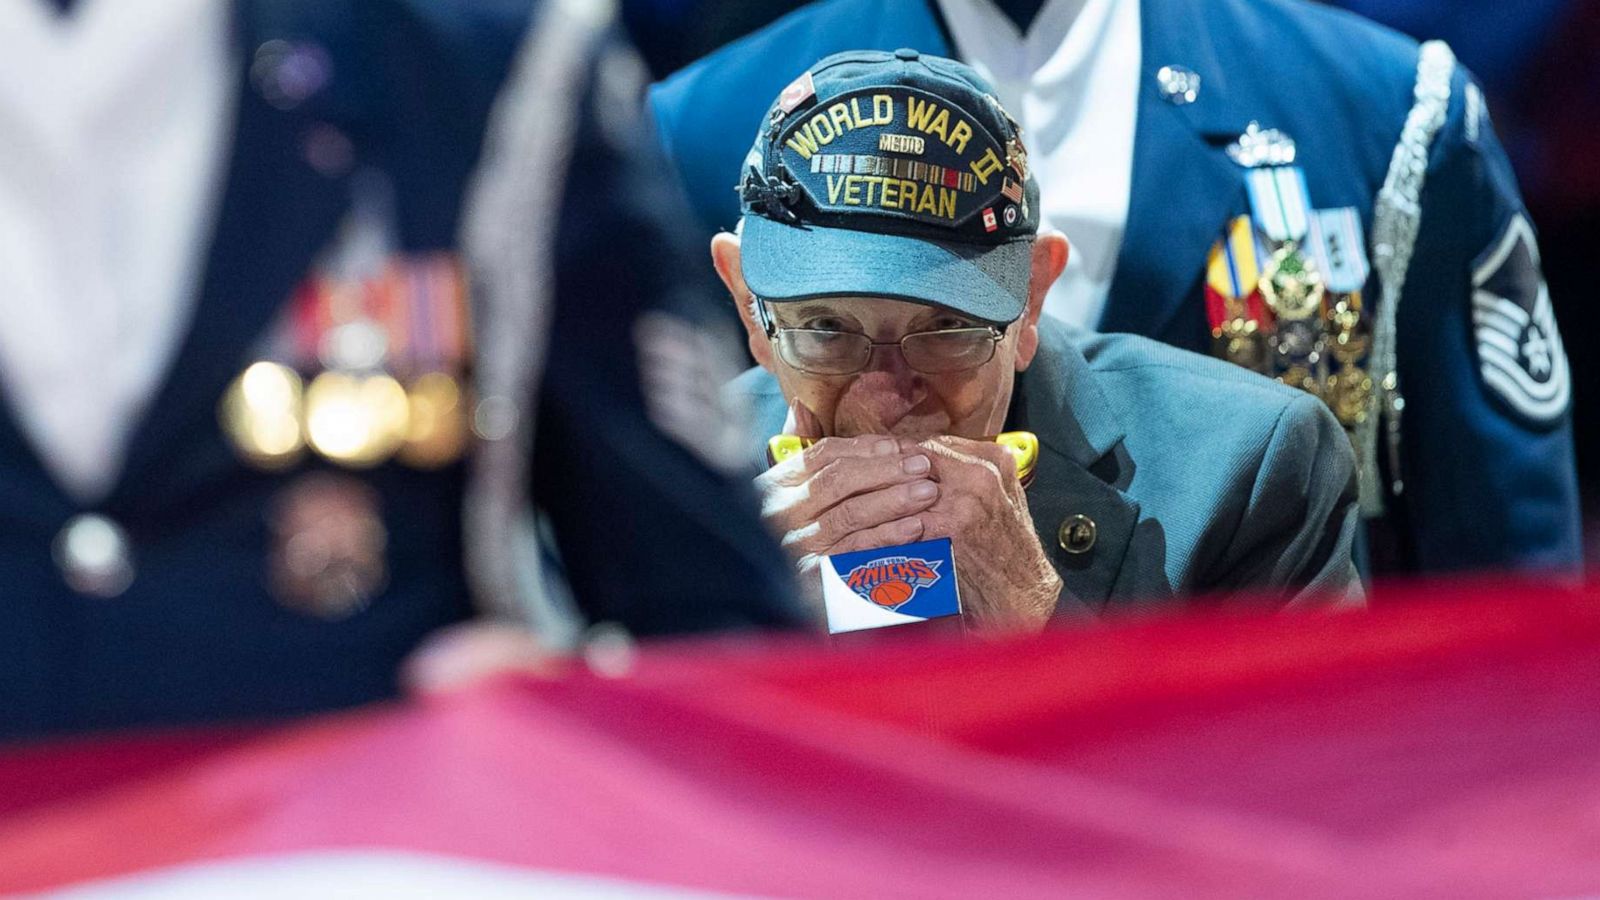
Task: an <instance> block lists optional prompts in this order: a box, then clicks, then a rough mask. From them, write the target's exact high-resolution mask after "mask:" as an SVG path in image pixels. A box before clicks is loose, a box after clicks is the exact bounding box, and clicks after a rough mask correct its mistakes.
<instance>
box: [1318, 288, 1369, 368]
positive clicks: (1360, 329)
mask: <svg viewBox="0 0 1600 900" xmlns="http://www.w3.org/2000/svg"><path fill="white" fill-rule="evenodd" d="M1328 319H1329V324H1330V325H1331V326H1332V329H1331V330H1332V332H1333V333H1332V335H1331V337H1330V340H1329V342H1328V346H1329V348H1330V349H1331V350H1332V351H1333V356H1334V358H1335V359H1337V360H1339V362H1342V363H1345V364H1347V365H1348V364H1350V363H1355V362H1359V361H1360V359H1361V358H1362V357H1363V356H1366V355H1367V350H1368V349H1369V348H1370V347H1371V345H1372V329H1371V327H1370V326H1368V325H1367V321H1366V318H1365V317H1364V316H1362V315H1361V295H1360V294H1358V293H1352V294H1349V295H1347V296H1345V297H1343V298H1341V299H1340V300H1339V301H1338V302H1337V303H1335V304H1334V305H1333V313H1332V314H1331V315H1330V316H1329V317H1328Z"/></svg>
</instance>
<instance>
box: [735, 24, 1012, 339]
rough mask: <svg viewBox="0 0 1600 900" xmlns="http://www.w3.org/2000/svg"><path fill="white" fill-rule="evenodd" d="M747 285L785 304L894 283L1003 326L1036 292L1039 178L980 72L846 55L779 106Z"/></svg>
mask: <svg viewBox="0 0 1600 900" xmlns="http://www.w3.org/2000/svg"><path fill="white" fill-rule="evenodd" d="M739 195H740V198H741V201H742V206H743V210H744V231H743V240H742V247H743V249H742V254H741V256H742V262H743V269H744V278H745V283H746V284H747V285H748V286H749V287H750V291H751V292H752V293H754V294H755V295H756V296H757V297H760V298H762V299H763V300H767V301H770V302H773V303H782V302H785V301H792V300H804V299H812V298H817V297H860V296H865V297H888V298H892V299H896V300H908V301H911V302H913V303H923V304H932V305H938V306H944V307H948V308H950V309H953V310H956V311H958V312H960V313H963V314H965V315H969V316H971V317H973V318H975V319H978V320H981V321H984V322H989V323H993V324H997V325H1005V324H1007V323H1010V322H1012V321H1015V320H1016V319H1017V318H1018V317H1019V316H1021V315H1022V312H1023V310H1024V309H1025V308H1026V307H1027V302H1028V276H1029V270H1030V264H1031V263H1030V261H1031V256H1032V249H1031V248H1032V243H1033V238H1034V236H1035V235H1036V234H1038V231H1039V219H1038V214H1039V188H1038V185H1037V184H1036V183H1035V182H1034V179H1033V177H1032V176H1031V175H1030V174H1029V172H1028V154H1027V151H1026V150H1025V149H1024V148H1023V145H1022V129H1021V128H1020V127H1018V125H1017V123H1016V121H1015V120H1013V119H1012V118H1011V116H1009V115H1008V114H1007V113H1006V111H1005V110H1004V109H1003V108H1002V107H1001V106H1000V101H999V100H997V99H995V92H994V88H993V86H992V85H990V84H989V83H988V82H987V81H986V80H984V78H983V77H982V76H981V75H979V74H978V73H977V72H974V71H973V70H972V69H970V68H968V67H967V66H965V65H962V64H961V63H958V62H956V61H954V60H950V59H945V58H943V57H939V56H930V55H928V54H924V53H919V52H918V51H916V50H896V51H894V52H893V53H884V52H881V51H865V50H857V51H851V52H847V53H837V54H834V55H833V56H829V57H827V58H826V59H823V60H822V61H820V62H818V63H817V64H816V65H814V66H812V67H811V68H810V70H808V71H807V72H805V73H804V74H802V75H801V76H800V77H799V78H797V79H795V80H794V81H793V82H792V83H791V84H790V85H789V86H788V87H787V88H785V89H784V91H783V93H782V94H780V95H779V96H778V99H777V100H776V101H775V102H774V103H773V104H772V106H771V108H770V109H769V110H768V111H767V116H766V118H765V120H764V122H763V127H762V129H761V133H760V134H759V135H757V137H756V143H755V146H754V147H753V148H752V149H751V151H750V155H749V156H748V157H746V159H745V164H744V170H743V172H742V173H741V176H740V181H739Z"/></svg>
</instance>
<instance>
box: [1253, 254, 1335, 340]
mask: <svg viewBox="0 0 1600 900" xmlns="http://www.w3.org/2000/svg"><path fill="white" fill-rule="evenodd" d="M1322 294H1323V289H1322V276H1321V275H1320V274H1319V273H1318V272H1317V270H1316V269H1315V268H1314V267H1313V266H1312V265H1311V264H1310V262H1309V261H1308V260H1307V259H1306V256H1305V254H1304V253H1302V252H1301V251H1300V247H1299V246H1298V245H1297V244H1295V243H1294V242H1293V241H1290V242H1288V243H1286V244H1284V245H1283V246H1282V247H1279V248H1278V249H1277V250H1274V251H1273V253H1272V256H1270V257H1268V259H1267V265H1266V267H1265V268H1264V269H1263V270H1262V272H1261V296H1262V298H1263V299H1265V300H1266V302H1267V308H1269V309H1271V310H1272V312H1273V314H1274V315H1276V316H1278V317H1280V318H1283V319H1289V320H1291V321H1293V320H1296V319H1309V318H1311V317H1313V316H1316V315H1318V314H1319V313H1320V312H1321V311H1322Z"/></svg>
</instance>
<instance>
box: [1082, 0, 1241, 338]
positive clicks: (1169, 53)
mask: <svg viewBox="0 0 1600 900" xmlns="http://www.w3.org/2000/svg"><path fill="white" fill-rule="evenodd" d="M1203 2H1204V0H1165V2H1160V3H1144V4H1143V6H1142V7H1141V23H1140V31H1141V38H1140V39H1141V41H1142V49H1141V59H1142V62H1141V65H1140V83H1139V109H1138V122H1137V125H1136V126H1135V128H1136V131H1135V137H1134V156H1133V186H1132V197H1131V198H1130V202H1129V205H1128V223H1127V228H1126V230H1125V232H1124V235H1123V241H1122V250H1121V253H1120V254H1119V256H1118V258H1117V270H1116V274H1115V276H1114V277H1113V279H1112V282H1111V292H1110V296H1109V297H1108V299H1107V302H1106V310H1105V314H1104V315H1103V316H1102V318H1101V321H1100V325H1099V328H1098V330H1100V331H1107V332H1113V331H1127V332H1134V333H1137V334H1143V335H1148V336H1150V337H1155V338H1158V339H1160V340H1163V341H1167V342H1168V343H1173V344H1176V345H1178V346H1181V347H1188V348H1191V349H1199V348H1201V347H1204V346H1205V333H1206V332H1205V329H1206V327H1207V326H1206V321H1205V315H1204V306H1203V304H1201V303H1200V302H1199V299H1198V298H1199V291H1200V283H1201V277H1202V275H1203V271H1204V266H1205V259H1206V253H1207V251H1208V250H1209V249H1210V247H1211V244H1212V243H1213V242H1215V241H1216V239H1217V237H1218V236H1219V235H1220V234H1221V233H1222V230H1223V226H1225V225H1226V224H1227V222H1228V220H1229V219H1230V218H1231V217H1233V216H1235V215H1238V214H1240V213H1241V212H1243V211H1244V208H1245V207H1244V204H1245V192H1244V178H1243V174H1242V171H1241V170H1240V168H1239V167H1238V166H1237V165H1236V164H1234V162H1233V161H1232V160H1231V159H1229V158H1228V155H1227V152H1226V147H1227V145H1228V144H1229V143H1230V142H1232V141H1233V140H1234V139H1235V138H1237V137H1238V136H1239V135H1240V134H1242V133H1243V132H1244V129H1245V126H1246V125H1248V124H1249V116H1248V114H1247V112H1246V111H1245V110H1243V109H1240V108H1236V107H1235V106H1233V105H1230V102H1229V101H1230V96H1229V86H1228V83H1227V75H1226V72H1225V70H1224V68H1223V65H1222V60H1221V57H1220V55H1219V53H1218V52H1217V48H1216V45H1215V44H1214V42H1213V38H1212V34H1211V31H1210V28H1211V24H1210V23H1209V22H1207V21H1206V18H1205V16H1204V14H1203ZM1164 66H1181V67H1183V68H1186V69H1189V70H1191V71H1193V72H1195V73H1196V74H1198V75H1199V76H1200V88H1199V93H1198V95H1197V96H1196V98H1195V100H1194V102H1192V103H1182V104H1179V103H1174V102H1172V101H1171V100H1168V99H1166V98H1165V97H1164V96H1163V94H1162V90H1161V82H1160V78H1159V74H1158V73H1159V72H1160V71H1161V69H1162V67H1164Z"/></svg>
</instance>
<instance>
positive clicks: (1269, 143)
mask: <svg viewBox="0 0 1600 900" xmlns="http://www.w3.org/2000/svg"><path fill="white" fill-rule="evenodd" d="M1227 152H1228V155H1229V157H1230V158H1232V159H1233V160H1234V161H1235V162H1237V163H1239V164H1240V165H1241V166H1244V167H1245V168H1246V170H1247V171H1246V172H1245V178H1244V181H1245V187H1246V191H1247V193H1248V195H1249V200H1250V212H1251V214H1250V216H1249V217H1246V218H1244V219H1241V220H1236V221H1235V222H1233V223H1230V225H1229V227H1228V230H1227V233H1226V234H1225V235H1224V237H1223V239H1222V240H1221V241H1219V242H1218V244H1217V245H1216V246H1214V247H1213V248H1212V253H1211V256H1210V258H1208V260H1207V278H1206V306H1207V311H1208V316H1209V318H1210V320H1211V325H1212V335H1213V338H1214V340H1215V347H1216V350H1215V352H1216V354H1217V355H1218V356H1221V357H1223V358H1225V359H1229V360H1231V361H1233V362H1236V363H1239V364H1240V365H1243V366H1246V367H1248V368H1251V369H1255V370H1257V371H1262V372H1265V373H1267V374H1269V375H1273V376H1275V377H1276V378H1277V379H1278V381H1280V382H1282V383H1284V384H1286V385H1289V386H1292V387H1296V388H1299V389H1301V390H1304V391H1306V392H1308V393H1311V394H1313V395H1315V396H1318V397H1320V398H1321V399H1322V400H1323V401H1324V402H1326V403H1327V404H1328V406H1329V408H1330V409H1331V410H1332V411H1333V413H1334V415H1335V416H1336V417H1337V418H1338V419H1339V421H1340V423H1342V424H1343V425H1344V426H1345V427H1346V428H1353V427H1354V426H1355V425H1358V424H1360V423H1361V422H1363V421H1364V420H1366V418H1367V417H1368V416H1369V414H1370V413H1369V410H1370V409H1371V404H1372V400H1373V397H1374V390H1375V388H1374V385H1373V380H1372V378H1371V376H1370V375H1369V374H1368V373H1367V371H1366V369H1365V368H1364V367H1363V363H1364V362H1365V359H1366V355H1367V353H1368V351H1369V350H1370V347H1371V334H1372V332H1371V325H1370V323H1369V322H1368V321H1367V316H1366V311H1365V310H1364V308H1363V306H1362V297H1361V292H1362V291H1363V290H1364V289H1365V286H1366V280H1367V278H1368V276H1369V274H1370V272H1371V267H1370V265H1369V264H1368V259H1367V255H1366V244H1365V240H1364V237H1363V235H1362V229H1361V220H1360V215H1359V213H1358V211H1357V210H1356V209H1354V208H1340V209H1324V210H1317V209H1312V208H1311V201H1310V192H1309V189H1308V187H1307V185H1306V178H1305V174H1304V172H1303V171H1302V170H1301V169H1300V168H1299V167H1297V166H1295V165H1294V162H1295V157H1296V150H1295V146H1294V141H1293V140H1292V139H1290V138H1289V137H1288V136H1287V135H1285V134H1283V133H1282V132H1280V131H1277V130H1276V129H1262V128H1261V127H1260V126H1259V125H1258V124H1256V123H1254V122H1252V123H1251V124H1250V127H1249V128H1248V129H1247V130H1246V131H1245V133H1244V134H1243V135H1241V136H1240V137H1239V140H1238V141H1237V142H1235V143H1234V144H1233V145H1231V146H1229V147H1228V148H1227ZM1241 222H1242V223H1244V227H1246V228H1248V229H1249V230H1250V231H1251V233H1252V234H1254V235H1255V236H1256V237H1257V238H1258V239H1259V240H1260V242H1261V244H1263V245H1264V246H1263V247H1260V248H1258V249H1256V250H1255V254H1256V258H1258V259H1259V260H1260V272H1259V277H1258V278H1255V279H1254V281H1253V286H1254V289H1255V293H1254V294H1251V293H1250V292H1249V288H1250V286H1251V284H1252V282H1251V281H1250V276H1253V275H1254V274H1255V273H1254V269H1253V268H1252V265H1253V264H1254V260H1253V259H1251V258H1250V257H1249V254H1247V253H1246V252H1244V251H1245V249H1246V248H1247V247H1249V246H1250V245H1249V244H1247V242H1245V241H1244V240H1243V238H1242V237H1241V235H1240V229H1241ZM1251 300H1257V301H1258V302H1260V303H1261V304H1262V305H1263V306H1264V307H1265V310H1264V311H1263V312H1260V313H1256V312H1255V311H1253V310H1252V309H1251V308H1250V306H1249V303H1250V301H1251ZM1258 342H1260V343H1259V344H1258ZM1261 346H1265V347H1270V352H1265V353H1264V352H1262V350H1261V349H1260V347H1261ZM1263 358H1264V359H1263Z"/></svg>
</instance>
